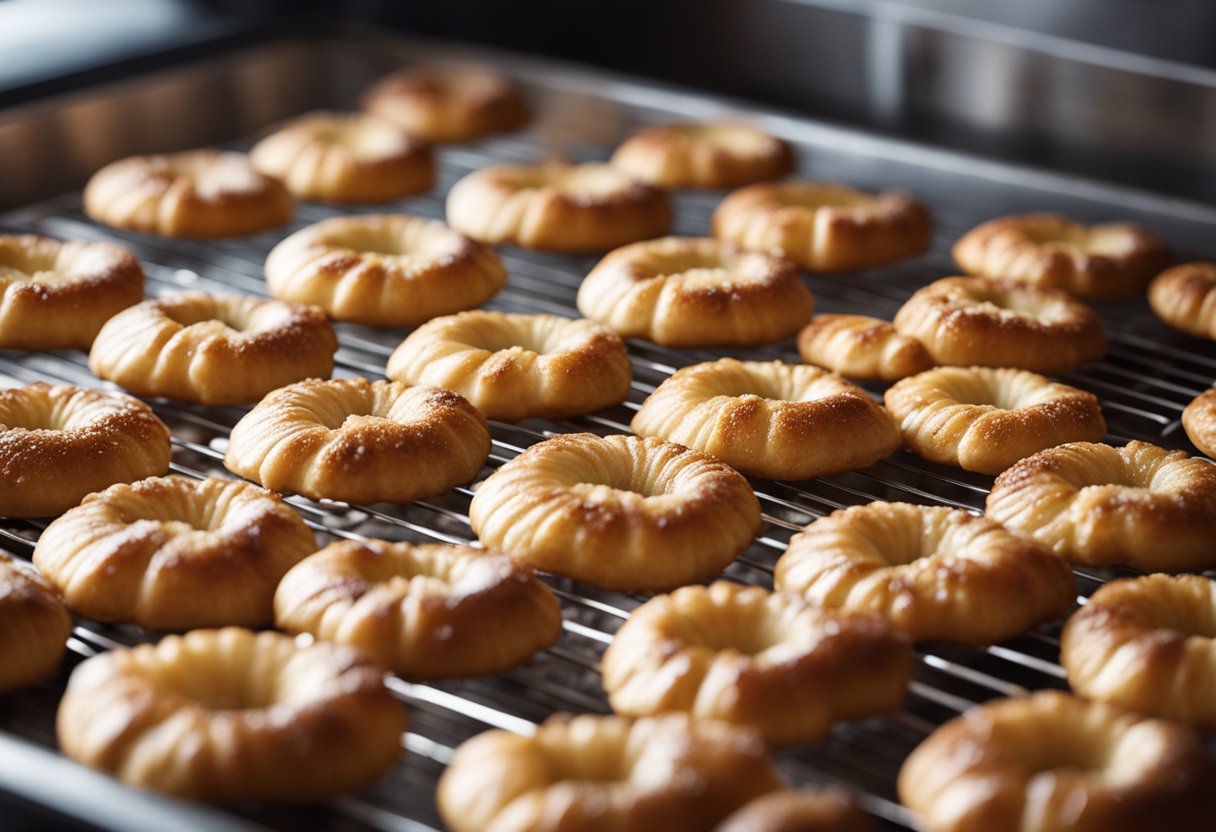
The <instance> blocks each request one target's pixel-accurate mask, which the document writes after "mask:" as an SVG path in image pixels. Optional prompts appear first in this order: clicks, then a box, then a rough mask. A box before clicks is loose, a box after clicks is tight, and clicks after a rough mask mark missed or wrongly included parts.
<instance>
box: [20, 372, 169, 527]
mask: <svg viewBox="0 0 1216 832" xmlns="http://www.w3.org/2000/svg"><path fill="white" fill-rule="evenodd" d="M168 467H169V428H167V427H165V424H164V422H162V421H161V420H160V419H158V418H156V414H154V413H153V412H152V408H150V407H148V406H147V405H146V404H144V403H143V402H141V401H138V400H137V399H133V398H131V397H130V396H124V395H121V394H116V393H102V392H100V391H98V390H86V389H84V388H81V387H71V386H69V385H54V386H52V385H49V384H43V383H42V382H38V383H36V384H31V385H29V386H27V387H18V388H14V389H9V390H0V482H2V483H4V487H3V488H0V517H52V516H54V515H57V514H62V513H63V512H65V511H67V510H68V509H69V508H71V507H72V506H74V505H76V504H77V503H79V502H80V501H81V499H82V498H83V497H84V496H85V495H86V494H89V493H91V492H93V491H100V490H101V489H103V488H105V487H106V486H108V485H112V484H113V483H116V482H133V481H134V480H139V479H143V478H144V477H150V476H154V475H156V474H163V473H164V472H165V471H166V470H167V469H168Z"/></svg>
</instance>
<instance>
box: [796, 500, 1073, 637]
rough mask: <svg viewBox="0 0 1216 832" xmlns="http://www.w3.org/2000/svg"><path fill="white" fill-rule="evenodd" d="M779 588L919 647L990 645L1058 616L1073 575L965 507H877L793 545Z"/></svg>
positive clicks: (826, 521) (844, 513)
mask: <svg viewBox="0 0 1216 832" xmlns="http://www.w3.org/2000/svg"><path fill="white" fill-rule="evenodd" d="M774 584H775V586H776V587H777V589H778V591H781V592H793V593H797V594H799V595H802V596H803V597H804V598H806V599H807V600H808V601H810V602H811V603H812V604H815V605H817V606H823V607H844V608H846V609H853V610H868V611H871V612H877V613H880V614H882V615H884V616H886V617H887V618H888V619H889V620H890V621H891V622H892V623H893V624H895V625H896V626H897V627H899V628H900V629H901V630H903V631H904V632H906V633H908V634H909V635H911V636H912V638H913V639H915V640H917V641H941V642H949V643H954V644H974V645H982V644H992V643H994V642H997V641H1002V640H1004V639H1007V638H1012V637H1013V636H1016V635H1020V634H1022V633H1024V632H1026V631H1027V630H1029V629H1030V628H1032V627H1034V626H1036V625H1038V624H1042V623H1043V622H1045V621H1051V620H1053V619H1055V618H1058V617H1059V616H1061V615H1063V614H1064V613H1065V612H1066V611H1067V610H1068V608H1069V606H1070V605H1071V604H1072V602H1073V599H1074V598H1075V597H1076V584H1075V581H1074V580H1073V577H1072V571H1071V570H1070V569H1069V568H1068V564H1066V563H1065V562H1064V561H1062V560H1061V559H1059V558H1057V557H1055V556H1054V555H1052V554H1051V552H1050V551H1048V550H1047V549H1046V548H1045V547H1043V546H1041V545H1039V544H1037V543H1035V542H1034V541H1032V540H1026V539H1025V538H1021V537H1016V536H1015V535H1013V534H1012V533H1011V532H1009V531H1006V529H1005V528H1004V527H1003V526H1001V525H1000V524H999V523H997V522H996V521H994V520H991V519H989V518H987V517H979V516H976V515H974V514H971V513H970V512H967V511H963V510H962V509H951V508H946V507H945V506H916V505H911V504H908V503H883V502H874V503H869V504H867V505H862V506H853V507H851V508H847V509H840V510H837V511H834V512H832V513H831V514H830V515H828V516H827V517H824V518H821V519H819V520H816V521H815V522H813V523H811V524H810V525H809V526H807V527H806V528H805V529H804V530H803V531H802V532H801V533H800V534H797V535H795V536H794V537H793V539H792V540H790V545H789V548H788V549H786V551H785V554H783V555H782V556H781V558H780V559H779V560H778V561H777V569H776V573H775V575H774Z"/></svg>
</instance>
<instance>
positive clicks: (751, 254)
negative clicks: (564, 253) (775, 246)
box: [578, 237, 815, 347]
mask: <svg viewBox="0 0 1216 832" xmlns="http://www.w3.org/2000/svg"><path fill="white" fill-rule="evenodd" d="M814 305H815V300H814V298H813V297H812V296H811V293H810V291H809V290H808V289H807V288H806V286H805V285H804V284H803V283H802V279H801V278H800V277H799V276H798V271H797V270H796V269H795V268H794V266H793V264H792V263H790V262H789V261H788V260H785V259H783V258H781V257H775V256H773V255H770V254H765V253H763V252H758V251H743V250H742V249H740V248H739V247H738V246H734V245H731V244H730V243H723V242H719V241H718V240H711V239H708V238H704V239H703V238H697V237H664V238H663V239H661V240H649V241H646V242H643V243H635V244H634V245H630V246H625V247H624V248H619V249H617V250H616V251H613V252H611V253H610V254H608V256H607V257H605V258H604V259H603V260H601V261H600V262H599V263H598V264H597V265H596V266H595V268H594V269H592V270H591V272H590V274H588V275H587V276H586V277H585V278H584V279H583V283H582V285H581V286H580V287H579V290H578V310H579V312H581V313H582V314H583V315H584V316H586V317H588V318H590V319H592V320H593V321H599V322H600V323H602V324H605V325H607V326H608V327H609V328H611V329H612V330H614V331H615V332H617V333H618V334H619V335H621V336H622V337H624V338H645V339H646V340H648V341H653V342H654V343H656V344H663V345H665V346H669V347H709V346H722V347H725V346H745V345H751V344H771V343H773V342H774V341H781V340H784V339H786V338H789V337H791V336H793V335H794V334H795V333H796V332H798V330H799V329H800V328H801V327H802V325H803V324H805V323H806V322H807V320H808V319H809V318H810V316H811V309H812V308H813V307H814Z"/></svg>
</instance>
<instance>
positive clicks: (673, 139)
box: [612, 123, 794, 188]
mask: <svg viewBox="0 0 1216 832" xmlns="http://www.w3.org/2000/svg"><path fill="white" fill-rule="evenodd" d="M612 164H613V166H614V167H618V168H620V169H621V170H623V171H625V172H626V173H628V174H629V175H630V176H632V177H633V178H635V179H639V180H641V181H642V182H648V183H650V184H651V185H657V186H658V187H660V188H735V187H738V186H739V185H747V184H750V183H752V182H763V181H765V180H768V179H779V178H780V177H782V176H785V175H786V174H787V173H789V172H791V171H792V170H793V169H794V152H793V150H791V149H790V146H789V145H788V144H786V143H785V142H783V141H782V140H781V139H779V138H777V137H776V136H772V135H769V134H768V133H765V132H764V131H763V130H758V129H756V128H755V127H752V126H750V125H748V124H730V123H724V124H660V125H657V126H654V127H648V128H646V129H644V130H641V131H639V132H637V133H634V134H633V135H632V136H630V137H629V138H628V139H627V140H626V141H625V143H624V144H622V145H621V146H620V147H618V148H617V149H616V152H615V153H613V154H612Z"/></svg>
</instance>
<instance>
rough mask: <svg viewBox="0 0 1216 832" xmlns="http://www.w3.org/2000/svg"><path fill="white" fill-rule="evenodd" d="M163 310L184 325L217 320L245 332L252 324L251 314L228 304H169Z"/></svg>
mask: <svg viewBox="0 0 1216 832" xmlns="http://www.w3.org/2000/svg"><path fill="white" fill-rule="evenodd" d="M162 311H163V312H164V314H165V317H167V318H169V319H170V320H172V321H175V322H176V323H179V324H181V325H182V326H196V325H198V324H204V323H207V322H208V321H216V322H217V323H220V324H223V325H224V326H226V327H228V328H229V329H231V330H234V331H235V332H245V331H246V330H248V329H250V328H251V326H252V320H251V317H252V316H250V315H248V314H246V313H245V311H244V310H238V309H235V308H233V307H231V306H228V305H227V304H224V303H220V302H215V303H200V304H189V305H181V306H172V305H167V306H165V307H163V309H162Z"/></svg>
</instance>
